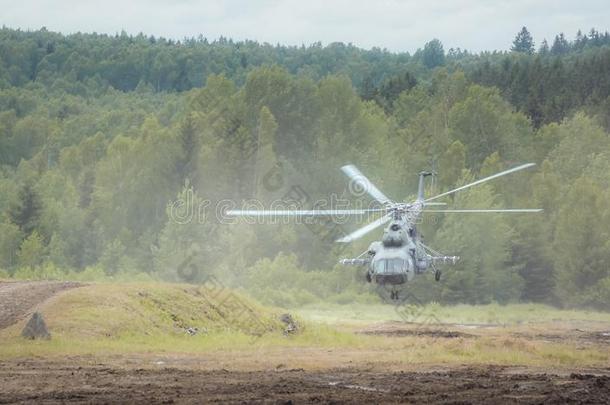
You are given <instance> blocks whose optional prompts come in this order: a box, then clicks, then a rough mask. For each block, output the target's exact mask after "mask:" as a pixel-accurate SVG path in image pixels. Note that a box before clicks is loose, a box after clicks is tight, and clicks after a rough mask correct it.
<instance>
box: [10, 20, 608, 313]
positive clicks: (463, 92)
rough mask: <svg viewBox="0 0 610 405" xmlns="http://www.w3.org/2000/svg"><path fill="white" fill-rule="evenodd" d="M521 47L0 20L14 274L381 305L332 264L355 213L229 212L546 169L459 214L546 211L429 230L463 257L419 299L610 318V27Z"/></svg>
mask: <svg viewBox="0 0 610 405" xmlns="http://www.w3.org/2000/svg"><path fill="white" fill-rule="evenodd" d="M507 47H510V51H489V52H481V53H472V52H469V51H467V50H462V49H453V48H452V49H449V50H445V49H444V47H443V44H442V43H441V42H440V41H439V40H437V39H432V40H431V41H430V42H428V43H426V44H423V46H422V47H421V49H419V50H417V51H416V52H414V53H413V54H409V53H393V52H389V51H387V50H384V49H378V48H373V49H370V50H364V49H360V48H358V47H356V46H354V45H352V44H343V43H332V44H328V45H326V46H323V45H322V44H321V43H315V44H312V45H309V46H299V47H297V46H282V45H271V44H267V43H257V42H254V41H243V42H235V41H232V40H230V39H226V38H220V39H217V40H214V41H209V40H207V39H206V38H203V37H199V38H185V39H184V40H180V41H177V40H169V39H164V38H155V37H153V36H146V35H144V34H140V35H137V36H130V35H127V34H126V33H124V32H123V33H120V34H117V35H105V34H95V33H77V34H71V35H63V34H60V33H55V32H51V31H48V30H47V29H45V28H42V29H40V30H38V31H21V30H15V29H11V28H8V27H2V29H0V278H1V277H14V278H32V279H35V278H42V279H70V280H72V279H76V280H167V281H174V282H193V283H200V282H203V281H205V280H207V279H209V278H210V277H215V278H216V279H218V280H220V281H221V282H222V283H224V284H226V285H228V286H231V287H235V288H243V289H244V290H245V291H246V292H247V293H248V294H251V295H252V296H253V297H255V298H257V299H259V300H261V301H262V302H265V303H269V304H273V305H278V306H284V307H290V306H296V305H301V304H306V303H312V302H318V301H328V302H336V303H350V302H372V301H374V300H377V299H378V298H377V295H376V294H375V291H374V289H373V288H372V287H371V286H370V285H368V284H367V283H366V282H365V280H364V275H363V272H362V271H361V269H358V268H350V267H344V266H341V265H339V264H338V260H339V259H340V258H342V257H355V256H356V255H358V254H359V253H361V252H362V251H364V250H365V249H366V248H367V246H368V244H369V243H370V242H371V241H372V240H374V238H375V236H379V235H378V234H376V233H374V232H373V233H372V234H371V235H370V236H367V238H364V239H363V240H359V241H357V242H355V243H353V244H350V245H341V244H335V243H333V240H334V239H335V236H336V235H337V233H338V232H339V233H341V232H349V231H350V230H352V229H355V228H356V227H357V226H358V220H357V219H356V220H354V221H352V222H346V223H341V224H338V225H337V224H331V223H328V222H324V221H316V222H315V223H310V224H298V223H294V222H287V223H267V224H251V223H248V222H247V221H230V223H229V221H226V220H222V219H223V218H218V217H219V215H218V214H219V212H220V211H219V210H218V207H219V206H222V205H223V204H224V205H225V206H226V204H234V205H233V206H234V207H241V206H242V204H243V203H249V204H251V203H252V202H253V201H257V202H258V204H260V205H261V207H266V208H268V207H269V206H270V205H272V204H275V203H277V202H278V201H279V202H282V201H283V202H286V203H290V202H292V201H294V200H295V199H296V198H299V202H300V203H302V204H301V206H302V207H303V208H311V207H312V206H318V205H317V203H318V202H324V201H328V200H329V199H330V198H331V196H335V197H337V198H341V199H347V200H350V201H351V203H352V204H362V205H366V204H369V202H370V200H369V199H368V198H367V197H366V196H356V195H352V193H350V190H349V187H348V182H347V180H346V179H345V178H344V176H343V175H342V173H341V172H340V171H339V168H340V167H341V166H343V165H344V164H347V163H353V164H355V165H357V166H358V167H359V168H360V169H361V170H362V171H363V172H364V173H365V174H366V175H367V176H368V177H369V178H370V179H371V180H372V181H373V182H374V183H375V184H376V185H377V186H379V187H380V188H381V189H382V190H383V191H384V192H385V193H387V195H388V196H390V197H391V198H394V199H395V200H397V201H403V200H404V201H408V200H409V198H412V197H413V196H414V194H415V193H416V188H417V173H419V172H420V171H421V170H434V171H435V172H437V176H435V178H434V181H433V182H430V183H429V184H428V188H427V190H426V192H427V193H428V194H431V193H434V192H437V193H440V192H442V191H444V190H449V189H451V188H454V187H457V186H459V185H460V184H465V183H467V182H470V181H473V180H474V179H477V178H481V177H484V176H487V175H490V174H493V173H495V172H497V171H501V170H504V169H507V168H510V167H512V166H515V165H517V164H520V163H526V162H535V163H536V164H537V166H536V168H535V170H533V171H532V170H530V171H526V172H521V173H519V174H516V175H512V176H507V177H504V178H502V179H500V180H498V181H495V182H490V183H486V184H485V185H482V186H479V187H477V188H473V189H469V190H468V191H465V192H462V193H458V194H456V195H455V196H454V197H452V198H450V199H447V200H446V201H447V202H448V204H449V206H451V207H456V208H495V207H498V208H511V207H525V208H538V207H539V208H543V209H544V212H543V213H540V214H518V215H513V214H507V215H485V216H476V215H461V216H457V215H452V214H445V215H442V216H441V215H439V214H434V216H432V214H431V216H427V217H425V218H424V221H423V223H422V224H421V225H420V229H421V231H422V233H423V234H424V235H425V240H426V244H427V245H429V246H432V247H434V248H435V249H437V250H440V251H441V252H443V253H445V254H448V255H457V256H460V257H461V258H462V259H461V260H460V261H459V262H458V264H457V265H455V266H452V267H447V268H445V269H444V273H443V279H442V280H441V282H438V283H437V282H435V281H434V279H433V277H432V275H427V276H425V277H420V278H418V279H417V281H416V282H415V283H414V284H413V285H412V286H411V288H412V290H413V292H414V294H416V295H417V297H418V298H419V299H420V300H421V301H423V302H439V303H441V304H455V303H468V304H486V303H491V302H498V303H507V302H541V303H547V304H551V305H555V306H559V307H584V308H596V309H603V310H610V266H609V265H608V263H609V262H610V205H609V204H608V201H609V199H610V191H609V188H610V187H609V186H610V34H609V33H608V32H600V31H597V30H595V29H591V30H590V31H589V32H587V33H582V32H581V31H579V32H578V33H576V35H575V36H574V37H573V39H568V38H567V37H566V35H564V34H563V33H560V34H558V35H557V36H555V38H554V39H552V40H550V41H549V42H547V41H546V40H544V41H541V42H540V43H539V44H538V45H537V44H536V43H535V42H534V39H533V38H532V37H531V35H530V33H529V32H528V31H527V29H526V28H525V27H524V28H523V29H522V30H521V31H519V32H518V33H516V36H515V39H514V41H513V43H512V44H507ZM295 195H296V197H295ZM362 220H367V218H363V219H362ZM368 220H370V219H368ZM361 224H362V222H360V225H361ZM428 276H430V277H428Z"/></svg>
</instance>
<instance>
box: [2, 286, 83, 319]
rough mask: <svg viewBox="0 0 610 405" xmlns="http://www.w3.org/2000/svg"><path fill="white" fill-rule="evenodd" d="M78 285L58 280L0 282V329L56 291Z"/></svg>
mask: <svg viewBox="0 0 610 405" xmlns="http://www.w3.org/2000/svg"><path fill="white" fill-rule="evenodd" d="M79 286H81V284H79V283H73V282H59V281H15V282H0V329H3V328H6V327H7V326H10V325H12V324H14V323H16V322H18V321H20V320H21V319H24V318H26V317H27V316H28V315H29V314H30V313H31V312H32V311H33V310H34V308H35V307H36V306H37V305H39V304H41V303H43V302H44V301H46V300H47V299H49V298H51V297H52V296H54V295H55V294H57V293H58V292H60V291H63V290H67V289H70V288H75V287H79Z"/></svg>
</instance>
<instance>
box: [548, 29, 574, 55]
mask: <svg viewBox="0 0 610 405" xmlns="http://www.w3.org/2000/svg"><path fill="white" fill-rule="evenodd" d="M569 51H570V43H569V42H568V40H567V39H566V37H565V36H564V35H563V32H562V33H560V34H559V35H555V41H553V46H552V47H551V53H552V54H553V55H563V54H566V53H568V52H569Z"/></svg>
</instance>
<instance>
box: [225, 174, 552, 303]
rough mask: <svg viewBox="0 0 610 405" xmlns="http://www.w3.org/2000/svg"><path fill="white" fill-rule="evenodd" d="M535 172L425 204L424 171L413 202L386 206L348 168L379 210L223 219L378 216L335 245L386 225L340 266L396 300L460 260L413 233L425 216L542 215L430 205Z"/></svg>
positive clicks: (266, 213) (370, 186) (366, 182)
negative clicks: (420, 279) (360, 271)
mask: <svg viewBox="0 0 610 405" xmlns="http://www.w3.org/2000/svg"><path fill="white" fill-rule="evenodd" d="M533 166H535V163H526V164H523V165H520V166H517V167H513V168H512V169H508V170H505V171H503V172H500V173H496V174H494V175H491V176H488V177H485V178H482V179H480V180H477V181H474V182H472V183H469V184H466V185H463V186H461V187H458V188H455V189H453V190H449V191H446V192H444V193H442V194H438V195H435V196H433V197H429V198H426V197H425V196H424V186H425V179H426V177H428V176H432V175H434V173H432V172H426V171H424V172H421V173H419V185H418V191H417V198H416V199H415V200H414V201H412V202H408V203H403V202H395V201H392V200H390V199H389V198H388V197H387V196H386V195H385V194H383V193H382V192H381V191H380V190H379V189H378V188H377V187H375V185H374V184H373V183H371V181H370V180H369V179H368V178H366V176H364V175H363V174H362V173H361V172H360V170H358V169H357V168H356V167H355V166H354V165H346V166H343V167H342V168H341V170H342V171H343V173H345V175H347V177H348V178H349V179H350V182H351V183H350V186H355V187H359V188H360V189H361V190H364V191H365V192H366V193H368V194H369V195H370V196H371V197H372V198H373V199H374V200H375V201H377V202H378V203H379V204H380V208H371V209H354V210H346V209H343V210H228V211H227V212H226V214H227V215H229V216H241V217H244V216H245V217H269V216H303V217H311V216H331V217H332V216H343V215H363V214H368V213H371V212H378V213H381V214H382V216H381V217H380V218H379V219H377V220H375V221H373V222H371V223H369V224H367V225H365V226H363V227H361V228H359V229H357V230H355V231H354V232H352V233H350V234H348V235H346V236H344V237H341V238H339V239H337V240H336V242H339V243H349V242H352V241H354V240H356V239H359V238H361V237H363V236H364V235H366V234H367V233H369V232H371V231H373V230H374V229H377V228H379V227H380V226H382V225H385V224H388V225H387V226H386V228H385V229H384V232H383V236H382V238H381V240H380V241H375V242H372V243H371V244H370V246H369V248H368V249H367V250H366V251H364V252H363V253H362V254H360V255H359V256H358V257H356V258H353V259H342V260H340V263H341V264H344V265H356V266H363V267H366V268H367V270H366V279H367V281H368V282H374V283H376V284H378V285H382V286H389V287H390V297H391V298H392V299H398V298H399V291H400V289H401V287H402V286H403V285H404V284H406V283H408V282H409V281H411V280H413V278H414V277H415V276H416V275H419V274H423V273H425V272H426V271H428V270H430V269H433V270H434V278H435V280H436V281H440V278H441V271H440V269H438V268H437V267H436V264H437V263H448V264H455V263H456V262H457V261H458V260H459V257H458V256H445V255H442V254H440V253H439V252H437V251H435V250H434V249H432V248H430V247H428V246H426V245H425V244H424V242H423V240H422V236H421V235H420V234H419V232H418V231H417V224H418V223H419V221H420V219H421V216H422V214H423V213H534V212H541V211H542V209H538V208H510V209H427V207H429V206H439V205H440V206H442V205H446V203H444V202H436V201H434V200H438V199H440V198H442V197H445V196H448V195H450V194H453V193H457V192H458V191H462V190H465V189H467V188H470V187H473V186H476V185H478V184H481V183H484V182H486V181H489V180H493V179H496V178H498V177H501V176H505V175H507V174H510V173H514V172H517V171H520V170H523V169H527V168H529V167H533Z"/></svg>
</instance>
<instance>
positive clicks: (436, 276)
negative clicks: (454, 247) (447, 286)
mask: <svg viewBox="0 0 610 405" xmlns="http://www.w3.org/2000/svg"><path fill="white" fill-rule="evenodd" d="M441 274H442V273H441V271H440V270H439V269H436V271H435V272H434V279H435V280H436V281H441Z"/></svg>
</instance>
